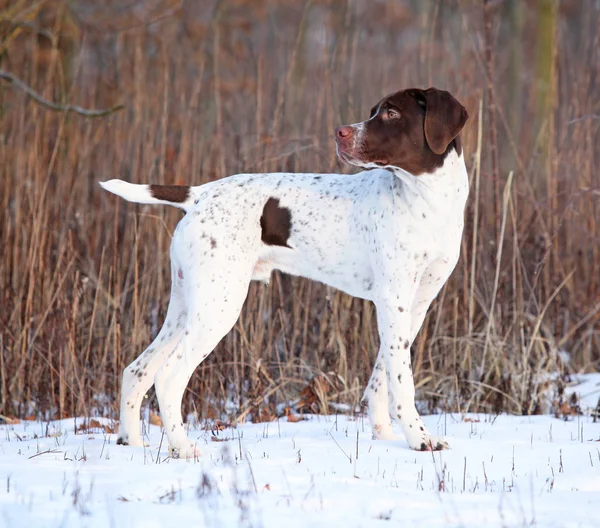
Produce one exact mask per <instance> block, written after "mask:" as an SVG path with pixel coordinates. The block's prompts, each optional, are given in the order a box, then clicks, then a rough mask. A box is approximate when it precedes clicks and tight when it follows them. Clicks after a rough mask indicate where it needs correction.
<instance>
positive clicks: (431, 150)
mask: <svg viewBox="0 0 600 528" xmlns="http://www.w3.org/2000/svg"><path fill="white" fill-rule="evenodd" d="M467 119H468V114H467V110H466V109H465V107H464V106H463V105H461V104H460V103H459V102H458V101H457V100H456V99H455V98H454V97H452V95H450V93H449V92H446V91H444V90H438V89H437V88H429V89H428V90H420V89H418V88H411V89H408V90H402V91H400V92H396V93H395V94H392V95H389V96H387V97H385V98H384V99H383V100H381V101H380V102H379V103H377V104H376V105H375V106H374V107H373V109H372V110H371V115H370V117H369V119H367V120H366V121H363V122H362V123H357V124H355V125H347V126H341V127H339V128H338V129H337V130H336V131H335V135H336V138H335V139H336V150H337V155H338V157H339V158H340V159H341V160H342V161H344V162H346V163H349V164H351V165H356V166H358V167H364V168H374V167H390V168H392V167H398V168H400V169H403V170H405V171H407V172H409V173H411V174H413V175H415V176H417V175H419V174H424V173H429V172H432V171H433V170H435V169H436V168H438V167H441V166H442V164H443V162H444V158H445V156H446V154H447V153H448V152H449V150H450V149H451V148H456V151H457V153H458V154H460V153H461V146H460V140H459V138H458V137H457V136H458V134H459V132H460V131H461V130H462V128H463V126H464V125H465V123H466V121H467Z"/></svg>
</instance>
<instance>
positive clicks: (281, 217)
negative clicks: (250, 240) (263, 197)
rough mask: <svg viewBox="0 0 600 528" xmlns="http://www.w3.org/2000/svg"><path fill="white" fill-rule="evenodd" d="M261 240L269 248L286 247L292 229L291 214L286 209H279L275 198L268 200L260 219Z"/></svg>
mask: <svg viewBox="0 0 600 528" xmlns="http://www.w3.org/2000/svg"><path fill="white" fill-rule="evenodd" d="M260 228H261V230H262V234H261V237H260V238H261V240H262V241H263V242H264V243H265V244H269V245H270V246H283V247H290V246H288V243H287V241H288V239H289V238H290V231H291V229H292V213H291V212H290V210H289V209H287V208H286V207H279V200H278V199H277V198H269V199H268V200H267V203H266V204H265V207H264V209H263V214H262V216H261V217H260Z"/></svg>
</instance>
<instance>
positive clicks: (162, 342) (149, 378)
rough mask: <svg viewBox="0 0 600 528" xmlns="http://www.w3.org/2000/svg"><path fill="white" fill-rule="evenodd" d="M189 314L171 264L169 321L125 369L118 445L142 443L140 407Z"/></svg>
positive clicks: (167, 317)
mask: <svg viewBox="0 0 600 528" xmlns="http://www.w3.org/2000/svg"><path fill="white" fill-rule="evenodd" d="M186 316H187V308H186V305H185V297H184V296H183V293H182V291H181V286H180V284H179V281H178V277H177V274H176V272H175V269H174V267H173V266H172V267H171V299H170V301H169V308H168V309H167V316H166V318H165V322H164V324H163V326H162V328H161V329H160V332H159V333H158V335H157V336H156V338H155V339H154V341H153V342H152V344H151V345H150V346H149V347H148V348H146V350H144V352H143V353H142V354H141V355H140V356H139V357H138V358H137V359H136V360H135V361H133V362H132V363H131V364H130V365H129V366H128V367H127V368H125V370H124V371H123V383H122V385H121V412H120V415H121V416H120V424H119V435H118V438H117V444H124V445H131V446H141V445H142V437H141V434H140V407H141V405H142V399H143V398H144V395H145V394H146V392H148V389H150V387H151V386H152V384H153V383H154V376H155V375H156V372H157V370H158V369H159V368H160V366H161V365H162V364H163V363H164V362H165V360H166V359H167V357H168V356H169V354H171V352H173V349H174V348H175V346H176V345H177V343H178V341H179V340H180V339H181V336H182V334H183V326H184V323H185V318H186Z"/></svg>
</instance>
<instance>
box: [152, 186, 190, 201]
mask: <svg viewBox="0 0 600 528" xmlns="http://www.w3.org/2000/svg"><path fill="white" fill-rule="evenodd" d="M150 194H151V195H152V197H154V198H156V199H157V200H164V201H165V202H173V203H183V202H185V201H186V200H187V199H188V198H189V197H190V187H189V185H150Z"/></svg>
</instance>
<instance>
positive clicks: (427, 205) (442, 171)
mask: <svg viewBox="0 0 600 528" xmlns="http://www.w3.org/2000/svg"><path fill="white" fill-rule="evenodd" d="M389 169H390V170H392V172H393V173H394V175H395V176H396V177H397V180H396V181H397V182H398V183H399V184H400V185H399V186H397V189H398V192H399V194H400V196H401V197H402V199H403V201H406V202H407V203H409V204H410V206H411V207H410V209H411V210H413V211H415V212H417V214H421V215H423V214H424V215H426V216H427V215H428V213H435V215H436V217H437V218H439V219H440V220H441V221H443V220H444V219H445V218H447V217H448V215H453V214H456V213H458V214H460V215H462V214H463V211H464V208H465V204H466V201H467V197H468V195H469V177H468V174H467V169H466V167H465V161H464V157H463V154H462V153H461V154H460V155H459V154H458V153H457V152H456V150H455V149H452V151H451V152H449V153H448V154H447V155H446V157H445V159H444V164H443V165H442V166H441V167H438V168H437V169H434V170H433V171H432V172H430V173H425V174H420V175H419V176H414V175H413V174H411V173H409V172H407V171H405V170H403V169H400V168H398V167H390V168H389Z"/></svg>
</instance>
